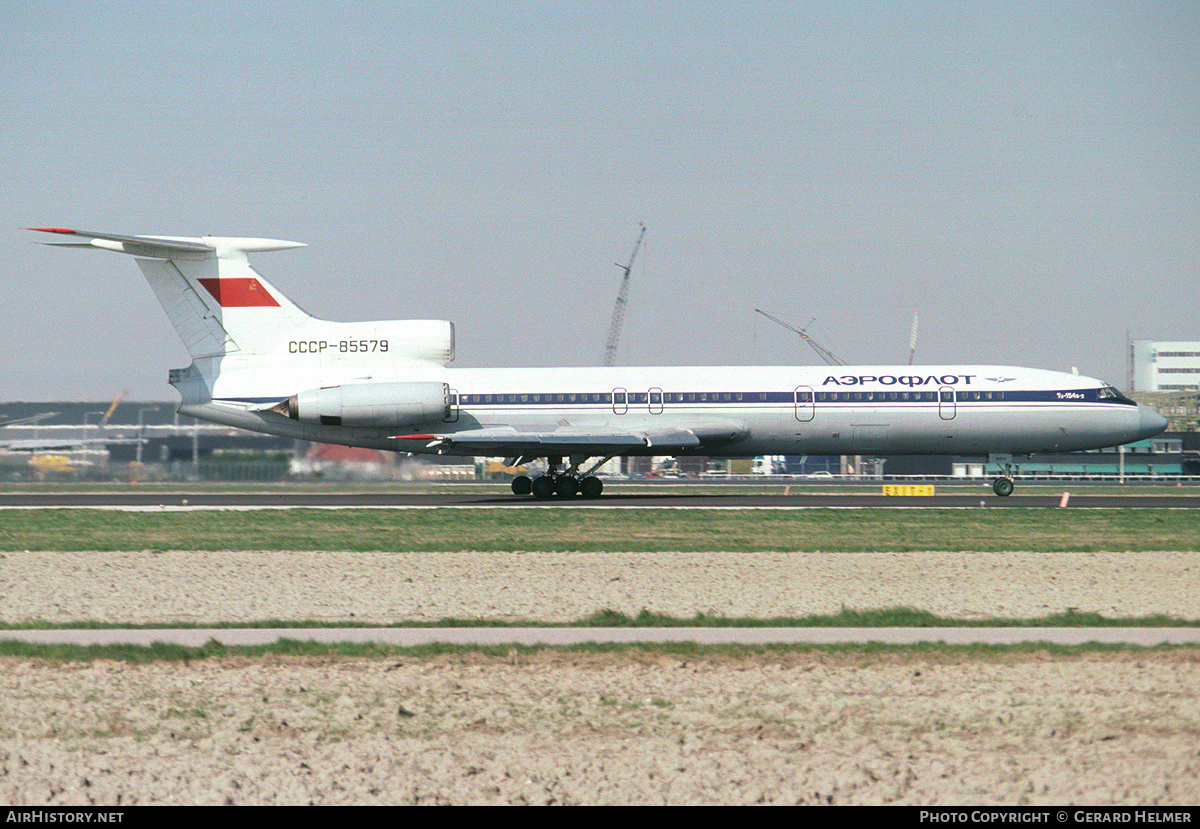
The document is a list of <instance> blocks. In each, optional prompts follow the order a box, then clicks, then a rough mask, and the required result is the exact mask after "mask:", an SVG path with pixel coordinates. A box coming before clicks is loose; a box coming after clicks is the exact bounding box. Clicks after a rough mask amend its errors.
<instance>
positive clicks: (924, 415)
mask: <svg viewBox="0 0 1200 829" xmlns="http://www.w3.org/2000/svg"><path fill="white" fill-rule="evenodd" d="M406 379H408V380H411V381H427V380H438V381H441V382H444V383H446V384H448V385H449V386H450V389H451V393H452V404H453V405H452V409H451V412H450V416H449V417H448V418H445V417H442V418H439V419H438V420H436V421H433V422H430V421H425V422H421V423H412V424H406V425H405V428H401V429H396V428H378V429H371V428H366V429H364V428H350V427H341V426H328V425H320V424H311V423H297V422H295V421H290V420H287V419H286V418H283V417H276V416H273V415H271V414H270V413H266V414H264V413H263V412H262V411H251V410H249V409H250V408H252V407H255V406H260V405H261V398H258V399H255V400H249V399H245V398H242V399H229V398H226V399H225V400H222V399H221V395H220V386H219V384H218V386H217V387H216V388H214V394H213V397H214V398H215V400H214V402H211V403H205V404H200V405H188V403H187V401H185V404H184V406H183V407H182V408H181V409H180V411H181V412H182V413H184V414H191V415H193V416H196V417H200V418H203V419H207V420H214V421H217V422H221V423H227V424H229V425H234V426H241V427H243V428H251V429H255V430H259V431H266V432H272V433H276V434H284V435H290V436H294V437H298V438H304V439H308V440H316V441H324V442H331V443H348V444H354V445H365V446H375V447H378V448H387V449H394V450H400V451H408V452H417V453H419V452H422V451H436V449H434V448H428V449H427V448H426V443H428V441H422V440H395V439H393V438H394V437H395V436H397V435H402V434H405V433H406V432H417V431H419V432H421V433H422V434H436V435H453V434H454V433H458V432H468V431H471V430H477V429H481V428H482V429H491V428H500V427H513V428H516V429H540V430H545V431H553V430H555V429H562V428H573V429H580V428H590V429H593V430H600V431H603V430H621V431H653V430H656V429H670V428H694V427H696V426H705V425H713V426H721V425H729V426H731V427H732V428H733V429H735V430H737V431H738V433H739V437H738V438H736V439H734V440H730V441H728V442H726V443H723V444H719V445H707V446H705V447H704V448H703V451H697V454H704V455H708V456H715V457H745V456H754V455H764V454H783V455H789V454H939V455H941V454H988V453H1012V454H1029V453H1040V452H1062V451H1074V450H1080V449H1094V448H1102V447H1107V446H1115V445H1119V444H1122V443H1127V442H1130V441H1134V440H1138V439H1141V438H1144V437H1148V436H1150V435H1153V434H1157V433H1158V432H1160V431H1162V429H1163V428H1164V427H1165V420H1163V419H1162V418H1161V417H1160V416H1159V415H1158V414H1157V413H1155V412H1153V410H1150V409H1148V408H1146V407H1144V406H1138V405H1136V404H1133V403H1132V401H1129V400H1127V399H1124V398H1121V397H1119V396H1117V397H1116V398H1115V399H1114V398H1113V397H1104V396H1103V392H1102V391H1101V390H1103V389H1106V388H1108V387H1106V386H1105V384H1103V383H1101V382H1100V381H1098V380H1094V379H1091V378H1087V377H1081V376H1078V375H1074V374H1066V373H1062V372H1053V371H1046V370H1041V369H1028V368H1014V367H1009V366H836V367H827V366H815V367H814V366H801V367H787V366H736V367H731V366H713V367H672V366H664V367H617V368H503V369H450V368H441V367H436V366H435V367H413V369H412V371H411V372H410V373H409V374H407V375H406ZM294 382H295V381H294V380H293V383H294ZM286 391H287V389H276V390H273V392H272V393H273V394H274V395H275V396H280V395H282V394H284V393H285V392H286ZM622 454H661V453H660V452H655V451H654V446H653V443H650V444H649V445H646V446H645V447H644V448H639V449H636V450H633V451H628V452H622ZM668 454H684V452H677V451H672V452H669V453H668Z"/></svg>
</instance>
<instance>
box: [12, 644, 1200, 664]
mask: <svg viewBox="0 0 1200 829" xmlns="http://www.w3.org/2000/svg"><path fill="white" fill-rule="evenodd" d="M1189 650H1190V651H1194V650H1195V648H1194V647H1192V646H1189V645H1155V646H1153V647H1142V646H1138V645H1114V644H1104V643H1099V642H1088V643H1087V644H1083V645H1056V644H1053V643H1049V642H1023V643H1020V644H1014V645H979V644H974V645H947V644H945V643H942V642H921V643H917V644H912V645H888V644H882V643H879V642H870V643H866V644H853V645H846V644H837V645H809V644H805V645H700V644H696V643H693V642H664V643H641V644H636V645H633V644H604V643H594V642H589V643H585V644H579V645H563V646H557V647H552V646H547V645H497V646H488V645H447V644H440V643H438V644H430V645H420V646H417V647H411V648H404V647H396V646H391V645H380V644H374V643H363V644H356V643H350V642H337V643H322V642H313V641H301V640H298V639H280V640H279V641H278V642H275V643H273V644H270V645H258V646H227V645H222V644H220V643H219V642H215V641H210V642H208V643H207V644H205V645H202V646H200V647H197V648H189V647H184V646H181V645H170V644H163V643H155V644H153V645H86V646H84V645H40V644H38V645H35V644H29V643H25V642H14V641H12V640H0V657H11V658H20V659H39V660H46V661H50V662H91V661H96V660H114V661H119V662H131V663H150V662H183V663H187V662H190V661H192V660H201V659H216V658H229V657H241V658H252V659H271V658H280V657H308V658H370V659H396V658H408V659H431V658H438V657H443V658H444V657H450V658H452V659H455V658H457V659H461V660H463V661H464V662H465V661H468V660H472V661H473V660H476V659H478V658H479V657H483V658H485V659H490V660H498V661H499V660H502V661H504V662H506V663H508V664H519V663H520V662H521V661H522V660H523V659H526V658H529V657H533V656H536V655H538V654H544V653H547V652H553V653H564V654H607V655H612V656H615V657H620V658H627V659H636V658H638V657H639V656H640V655H647V654H648V655H654V654H661V655H666V656H673V657H678V658H692V659H696V658H709V659H749V658H753V657H768V658H769V657H771V656H777V657H782V656H786V655H794V654H804V653H819V654H842V655H850V656H861V657H872V656H889V655H901V656H907V657H914V656H931V655H948V656H950V657H962V658H965V659H978V658H1003V657H1005V656H1008V655H1011V654H1045V655H1050V656H1059V657H1073V656H1084V655H1088V654H1095V653H1123V652H1128V653H1137V654H1139V655H1142V654H1155V653H1173V652H1178V651H1185V652H1186V651H1189Z"/></svg>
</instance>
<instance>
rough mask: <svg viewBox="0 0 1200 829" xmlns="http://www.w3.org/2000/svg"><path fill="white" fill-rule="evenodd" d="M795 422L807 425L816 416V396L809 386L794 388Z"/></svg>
mask: <svg viewBox="0 0 1200 829" xmlns="http://www.w3.org/2000/svg"><path fill="white" fill-rule="evenodd" d="M795 397H796V420H799V421H800V422H801V423H808V422H809V421H810V420H812V419H813V415H815V414H816V403H815V401H816V398H817V396H816V394H814V393H813V390H812V387H811V386H796V392H795Z"/></svg>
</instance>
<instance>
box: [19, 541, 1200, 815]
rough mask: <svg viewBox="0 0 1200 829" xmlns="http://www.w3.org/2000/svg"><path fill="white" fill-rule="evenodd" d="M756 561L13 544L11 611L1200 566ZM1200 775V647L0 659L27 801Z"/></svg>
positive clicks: (1058, 603)
mask: <svg viewBox="0 0 1200 829" xmlns="http://www.w3.org/2000/svg"><path fill="white" fill-rule="evenodd" d="M339 555H340V554H339ZM756 555H758V554H737V556H736V558H735V557H724V556H723V555H722V554H711V555H708V556H706V554H694V553H693V554H686V557H681V558H673V557H672V556H670V555H657V556H653V557H649V556H638V555H635V554H630V555H629V556H627V557H624V558H620V559H616V558H614V559H610V560H602V559H599V558H595V557H593V558H581V559H572V558H571V554H566V553H562V554H501V555H499V556H497V555H491V556H479V555H478V554H468V553H459V554H452V555H447V556H443V557H442V558H441V559H440V560H439V559H438V557H437V556H436V555H435V554H429V555H426V556H423V557H420V558H417V559H412V558H404V557H401V556H392V557H390V558H386V559H381V558H377V557H373V556H371V555H360V556H357V557H356V558H354V559H353V560H352V559H346V560H343V559H342V558H340V557H338V555H334V554H284V553H270V554H267V553H228V554H220V553H213V554H187V553H175V552H173V553H152V552H149V551H146V552H132V553H112V554H70V555H67V554H37V555H34V554H24V553H11V552H8V553H4V554H3V558H2V559H0V597H3V598H0V618H4V619H5V620H15V619H19V618H37V617H40V618H56V619H84V618H93V619H94V618H105V619H111V620H122V621H131V622H136V621H149V620H152V619H163V618H174V619H180V618H189V619H192V620H201V619H210V618H214V617H215V618H232V619H237V618H250V619H263V618H271V617H277V618H279V617H282V618H291V619H296V618H331V619H339V618H347V614H353V615H352V618H358V619H359V620H360V621H367V620H374V619H378V620H395V619H398V618H431V617H432V618H439V617H441V616H451V615H467V616H477V617H494V618H504V617H521V618H538V617H539V616H546V617H552V616H554V615H555V614H562V615H565V616H567V617H568V618H577V617H578V616H581V615H585V614H586V613H590V612H593V611H595V610H597V609H600V608H601V607H614V609H619V610H626V611H627V612H629V611H632V612H637V611H638V610H640V609H641V608H643V607H645V608H648V609H652V610H657V611H660V612H673V613H677V614H679V615H690V614H692V613H695V612H697V611H699V610H704V611H706V612H712V611H714V610H715V611H720V612H725V613H727V614H730V615H734V614H739V613H746V614H747V615H777V614H784V613H794V612H797V611H802V612H825V610H826V609H827V608H828V606H829V605H830V604H833V605H834V607H833V609H835V610H836V609H837V607H838V606H840V605H841V604H846V605H848V606H852V607H856V608H859V609H865V608H869V607H892V606H896V605H898V604H910V605H913V606H917V607H924V608H925V609H932V610H935V612H942V613H943V614H945V615H961V616H964V617H967V618H969V617H971V616H972V615H1005V616H1017V615H1033V613H1032V612H1030V609H1033V610H1034V611H1035V612H1056V611H1058V610H1061V609H1064V608H1066V607H1076V608H1077V609H1079V610H1081V611H1088V610H1099V611H1100V612H1103V613H1105V615H1116V613H1114V611H1116V612H1123V613H1126V614H1129V615H1142V614H1148V613H1169V614H1174V615H1187V614H1183V613H1181V612H1180V611H1179V609H1178V608H1179V607H1180V606H1181V605H1182V606H1187V607H1190V604H1189V603H1190V602H1194V601H1195V600H1196V599H1195V595H1196V593H1197V591H1195V589H1194V588H1195V575H1194V574H1195V573H1197V572H1200V569H1198V568H1197V565H1198V564H1200V562H1198V561H1197V558H1196V554H1189V553H1166V554H1143V553H1136V554H1133V553H1125V554H1121V553H1114V554H1049V555H1041V556H1038V557H1037V558H1036V559H1029V560H1026V559H1025V558H1023V556H1028V555H1031V554H1019V553H1015V554H1007V555H1006V554H910V553H906V554H887V553H879V554H847V555H845V556H842V557H838V556H818V555H815V554H808V555H807V556H805V557H802V558H797V557H796V556H795V555H793V556H782V557H780V556H778V555H776V556H774V557H772V554H762V555H761V556H759V557H757V558H756V557H755V556H756ZM322 557H323V558H322ZM47 570H49V571H50V572H49V573H47V572H46V571H47ZM914 597H915V598H914ZM905 598H907V599H908V600H907V601H905V600H904V599H905ZM618 599H619V600H620V601H617V600H618ZM621 602H624V604H621ZM1197 781H1200V650H1198V649H1164V650H1158V649H1156V650H1132V651H1106V652H1100V653H1091V654H1086V655H1079V656H1053V655H1049V654H1045V653H1037V654H1020V653H1003V652H1002V653H1000V654H998V655H990V656H977V655H968V654H967V653H966V652H963V651H947V652H941V653H925V652H918V651H903V652H888V653H884V654H867V653H863V652H859V653H843V652H825V651H820V650H803V649H798V650H788V651H779V652H774V651H772V652H768V653H766V654H762V655H757V656H746V657H733V656H719V655H710V656H704V657H681V656H674V655H669V654H664V653H658V652H647V651H637V650H634V651H630V652H629V653H626V654H621V655H595V656H592V655H576V654H572V653H566V652H558V651H543V652H539V653H537V654H536V655H534V656H528V657H526V656H518V655H516V653H514V654H513V655H511V656H510V657H509V658H507V659H506V658H492V657H487V656H484V655H468V656H462V657H436V658H434V657H430V658H425V659H416V658H403V659H394V658H393V659H367V658H338V659H313V658H309V659H286V658H276V657H270V658H264V659H257V660H251V659H212V660H193V661H191V662H189V663H187V664H181V663H167V662H159V663H154V664H146V665H135V664H127V663H121V662H112V661H97V662H93V663H55V662H50V661H44V660H36V659H15V658H8V659H4V660H2V661H0V802H3V803H8V804H12V805H78V804H98V805H116V806H121V805H134V804H146V803H181V804H210V803H211V804H223V803H234V804H274V803H278V804H304V803H322V804H335V803H346V804H350V803H361V804H402V803H453V804H499V803H538V804H547V803H556V804H570V803H577V804H660V803H663V804H745V803H774V804H785V803H786V804H795V803H824V804H830V803H832V804H857V803H861V804H873V803H896V804H930V805H934V804H940V805H968V804H980V805H1018V804H1030V805H1039V804H1066V803H1074V804H1081V805H1088V804H1096V805H1099V804H1146V805H1151V804H1159V805H1166V804H1172V805H1180V804H1182V805H1188V804H1192V805H1194V804H1196V803H1200V783H1198V782H1197Z"/></svg>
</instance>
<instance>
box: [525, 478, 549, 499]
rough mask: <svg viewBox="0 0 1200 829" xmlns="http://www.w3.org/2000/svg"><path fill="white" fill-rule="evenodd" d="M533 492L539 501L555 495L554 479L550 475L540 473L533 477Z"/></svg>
mask: <svg viewBox="0 0 1200 829" xmlns="http://www.w3.org/2000/svg"><path fill="white" fill-rule="evenodd" d="M530 489H531V490H532V492H533V497H534V498H537V499H538V500H539V501H545V500H546V499H547V498H553V497H554V479H553V478H551V477H550V476H549V475H538V476H537V477H536V478H534V479H533V485H532V486H531V487H530Z"/></svg>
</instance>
